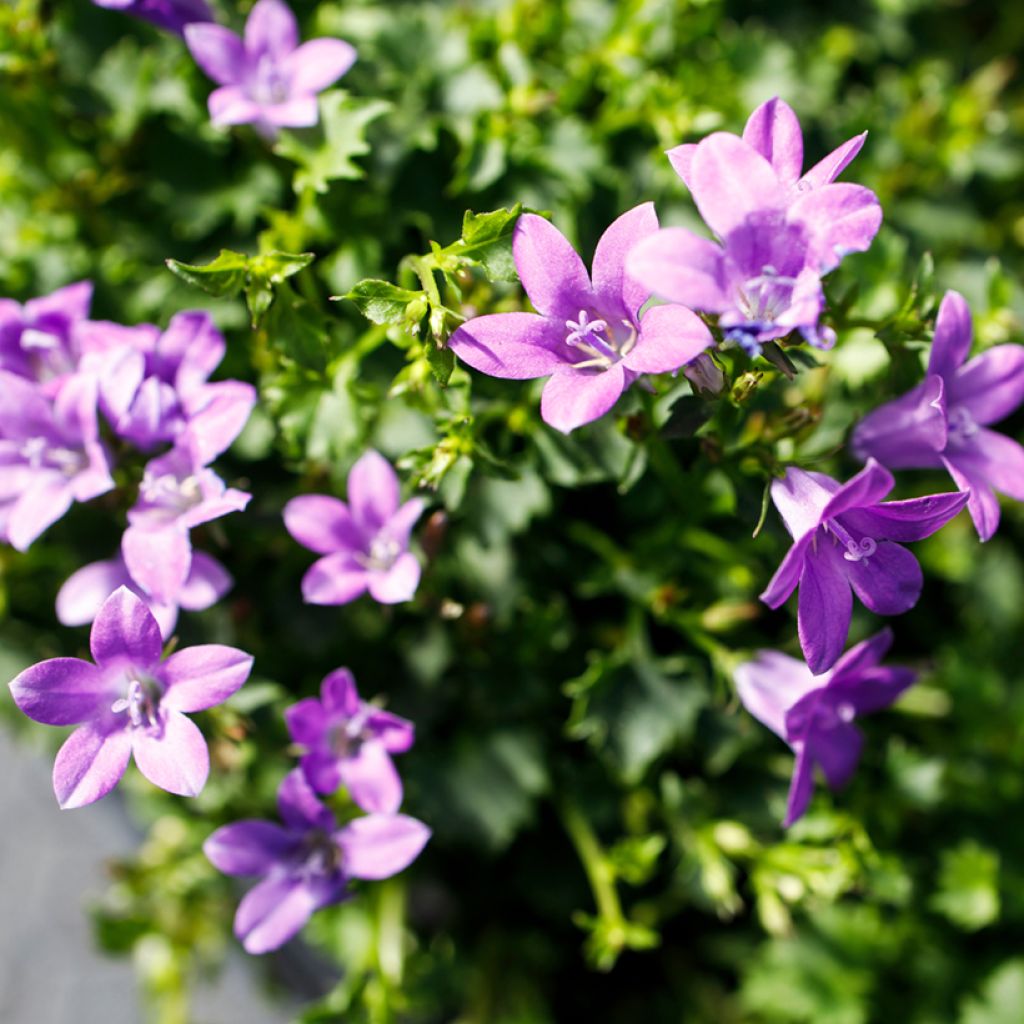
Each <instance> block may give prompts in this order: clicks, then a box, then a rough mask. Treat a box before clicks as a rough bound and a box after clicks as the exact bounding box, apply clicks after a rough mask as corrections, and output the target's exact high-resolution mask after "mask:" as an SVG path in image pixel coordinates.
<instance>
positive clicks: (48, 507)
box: [7, 472, 72, 551]
mask: <svg viewBox="0 0 1024 1024" xmlns="http://www.w3.org/2000/svg"><path fill="white" fill-rule="evenodd" d="M71 502H72V492H71V488H70V487H69V486H68V482H67V479H66V478H65V477H64V476H63V474H60V473H54V474H52V475H51V474H50V473H46V472H44V473H41V474H37V475H36V476H35V478H34V480H33V481H32V483H31V485H30V486H29V488H28V490H26V491H25V492H24V493H23V494H22V495H21V497H19V498H18V499H17V500H16V501H15V502H14V506H13V507H12V508H11V511H10V515H9V516H8V518H7V543H8V544H10V545H11V547H12V548H14V549H15V550H16V551H27V550H28V549H29V547H30V546H31V544H32V542H33V541H34V540H36V539H37V538H38V537H39V535H40V534H41V533H42V532H43V531H44V530H46V529H48V528H49V527H50V526H52V525H53V524H54V523H55V522H57V520H58V519H60V518H61V517H62V516H63V515H64V513H65V512H67V510H68V509H69V508H71Z"/></svg>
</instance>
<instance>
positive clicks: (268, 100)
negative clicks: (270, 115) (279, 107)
mask: <svg viewBox="0 0 1024 1024" xmlns="http://www.w3.org/2000/svg"><path fill="white" fill-rule="evenodd" d="M289 85H290V83H289V80H288V76H287V75H286V74H285V73H284V72H283V71H282V70H281V67H280V65H279V64H278V63H277V61H275V60H274V58H273V57H271V56H270V54H269V53H265V54H263V56H262V57H260V59H259V63H258V64H257V65H256V74H255V75H254V77H253V83H252V98H253V99H254V100H255V101H256V102H257V103H259V104H261V105H262V106H273V105H274V104H277V103H284V102H285V101H286V100H287V99H288V97H289V95H290V90H289Z"/></svg>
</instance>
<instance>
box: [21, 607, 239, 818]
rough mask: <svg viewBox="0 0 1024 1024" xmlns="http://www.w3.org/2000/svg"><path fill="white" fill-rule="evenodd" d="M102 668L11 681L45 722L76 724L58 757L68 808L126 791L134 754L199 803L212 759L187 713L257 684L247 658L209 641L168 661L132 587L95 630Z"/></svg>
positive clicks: (35, 670)
mask: <svg viewBox="0 0 1024 1024" xmlns="http://www.w3.org/2000/svg"><path fill="white" fill-rule="evenodd" d="M89 643H90V647H91V650H92V656H93V660H94V661H95V662H96V664H95V665H94V664H92V663H91V662H88V661H82V660H81V659H79V658H51V659H49V660H48V661H41V662H40V663H39V664H38V665H33V666H32V667H31V668H27V669H25V671H24V672H22V673H21V674H20V675H19V676H17V678H15V679H14V680H12V682H11V684H10V688H11V693H12V695H13V696H14V702H15V704H17V705H18V707H19V708H20V709H21V710H22V711H23V712H24V713H25V714H26V715H28V717H29V718H31V719H33V721H36V722H42V723H43V724H44V725H77V726H78V728H77V729H76V730H75V731H74V732H73V733H72V734H71V735H70V736H69V737H68V738H67V740H65V742H64V745H63V746H62V747H61V748H60V750H59V751H58V753H57V760H56V761H55V763H54V766H53V789H54V792H55V793H56V795H57V801H58V803H59V804H60V806H61V807H63V808H65V809H67V808H72V807H83V806H85V805H86V804H91V803H92V802H93V801H95V800H99V799H100V797H103V796H106V794H107V793H109V792H110V790H111V789H113V788H114V786H116V785H117V783H118V781H119V780H120V778H121V776H122V775H124V772H125V769H126V768H127V767H128V761H129V760H130V758H131V757H132V756H133V755H134V757H135V763H136V764H137V765H138V767H139V771H141V772H142V774H143V775H144V776H145V777H146V778H147V779H149V781H150V782H152V783H153V784H154V785H155V786H159V787H160V788H161V789H166V790H167V791H168V792H169V793H176V794H178V795H180V796H195V795H196V794H197V793H198V792H199V791H200V790H201V789H202V788H203V786H204V785H205V783H206V777H207V775H208V774H209V771H210V756H209V751H208V750H207V748H206V741H205V740H204V739H203V734H202V733H201V732H200V731H199V729H198V727H197V726H196V725H195V723H194V722H192V720H191V719H189V718H187V717H186V712H191V711H202V710H204V709H205V708H211V707H213V706H214V705H215V704H220V703H221V702H222V701H224V700H226V699H227V698H228V697H230V696H231V694H233V693H234V692H235V691H236V690H237V689H238V688H239V687H240V686H241V685H242V684H243V683H244V682H245V680H246V679H247V678H248V677H249V672H250V670H251V668H252V658H251V657H250V656H249V655H248V654H246V653H245V652H244V651H239V650H236V649H235V648H234V647H223V646H221V645H219V644H205V645H202V646H199V647H187V648H185V649H184V650H181V651H176V652H175V653H174V654H172V655H171V656H170V657H169V658H167V659H166V660H161V659H162V653H163V650H162V649H163V639H162V637H161V635H160V627H159V626H158V625H157V622H156V619H154V618H153V615H152V613H151V612H150V610H149V609H148V608H147V607H146V605H145V604H144V603H143V602H142V601H141V600H140V599H139V598H138V597H136V596H135V594H133V593H132V592H131V591H130V590H128V589H127V588H126V587H121V588H120V589H118V590H116V591H114V593H113V594H111V595H110V597H109V598H107V600H106V602H105V603H104V605H103V607H102V608H101V609H100V612H99V614H98V615H97V616H96V621H95V622H94V623H93V626H92V634H91V637H90V641H89Z"/></svg>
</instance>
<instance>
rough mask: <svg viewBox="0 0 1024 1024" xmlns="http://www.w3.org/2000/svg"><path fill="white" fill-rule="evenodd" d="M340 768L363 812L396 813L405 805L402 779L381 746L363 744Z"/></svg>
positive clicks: (379, 744) (343, 778)
mask: <svg viewBox="0 0 1024 1024" xmlns="http://www.w3.org/2000/svg"><path fill="white" fill-rule="evenodd" d="M338 768H339V771H340V774H341V781H342V783H343V784H344V786H345V788H346V789H348V791H349V795H350V796H351V797H352V799H353V800H354V801H355V802H356V804H357V805H358V806H359V807H361V808H362V809H363V810H364V811H370V812H379V813H381V814H394V813H395V811H397V810H398V808H399V807H401V806H402V780H401V779H400V778H399V777H398V772H397V771H395V766H394V764H392V762H391V758H390V757H389V756H388V753H387V751H386V750H385V749H384V745H383V744H382V743H378V742H374V741H373V740H369V741H368V742H365V743H363V744H362V746H360V748H359V751H358V753H356V754H355V755H353V756H352V757H345V758H342V759H341V760H340V762H339V765H338Z"/></svg>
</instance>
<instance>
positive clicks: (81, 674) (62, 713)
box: [9, 658, 111, 725]
mask: <svg viewBox="0 0 1024 1024" xmlns="http://www.w3.org/2000/svg"><path fill="white" fill-rule="evenodd" d="M9 686H10V689H11V696H12V697H13V698H14V703H15V704H17V705H18V709H19V710H20V711H22V712H23V713H24V714H26V715H28V717H29V718H31V719H32V720H33V721H34V722H42V723H43V725H77V724H78V723H79V722H84V721H86V720H87V719H90V718H93V717H95V716H96V715H97V713H98V712H100V711H101V710H102V711H106V710H107V708H105V707H104V706H103V705H104V703H106V704H107V705H108V706H109V704H110V703H111V694H110V686H109V685H108V684H107V682H106V678H105V676H104V674H103V673H102V672H101V671H100V670H99V669H98V668H97V667H96V666H95V665H93V664H91V663H90V662H88V661H82V660H81V659H79V658H49V659H48V660H46V661H41V662H39V663H38V664H37V665H32V666H30V667H29V668H27V669H25V671H24V672H21V673H20V674H19V675H17V676H15V677H14V679H12V680H11V682H10V683H9Z"/></svg>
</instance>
